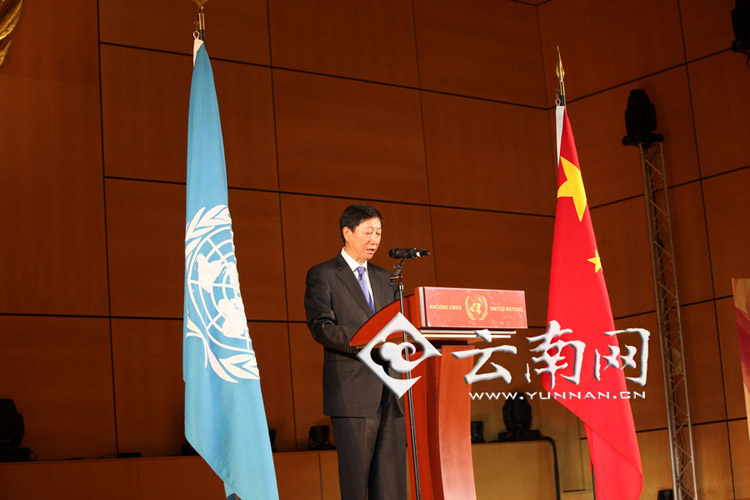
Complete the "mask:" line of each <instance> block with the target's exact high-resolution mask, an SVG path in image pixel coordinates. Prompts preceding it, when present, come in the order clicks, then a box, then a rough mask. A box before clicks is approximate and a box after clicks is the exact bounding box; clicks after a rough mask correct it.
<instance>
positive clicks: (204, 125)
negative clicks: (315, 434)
mask: <svg viewBox="0 0 750 500" xmlns="http://www.w3.org/2000/svg"><path fill="white" fill-rule="evenodd" d="M193 61H194V67H193V77H192V83H191V89H190V112H189V118H188V155H187V156H188V158H187V196H186V198H187V200H186V201H187V207H186V226H185V310H184V324H183V379H184V381H185V437H186V438H187V440H188V442H190V444H191V445H192V446H193V448H195V450H196V451H197V452H198V453H199V454H200V455H201V456H202V457H203V459H204V460H205V461H206V462H207V463H208V464H209V465H210V466H211V468H212V469H213V470H214V472H216V474H217V475H218V476H219V477H220V478H221V479H222V481H224V486H225V490H226V494H227V496H228V497H233V495H237V496H239V497H240V498H241V499H243V500H250V499H259V500H265V499H278V491H277V486H276V474H275V472H274V465H273V455H272V454H271V444H270V439H269V434H268V424H267V422H266V415H265V410H264V407H263V397H262V394H261V388H260V374H259V371H258V365H257V362H256V359H255V351H254V350H253V345H252V342H251V339H250V333H249V330H248V326H247V319H246V317H245V309H244V305H243V302H242V295H241V293H240V285H239V275H238V273H237V260H236V257H235V248H234V235H233V232H232V219H231V216H230V214H229V208H228V195H227V179H226V166H225V161H224V146H223V141H222V135H221V122H220V119H219V107H218V102H217V99H216V90H215V88H214V81H213V73H212V71H211V63H210V61H209V58H208V54H207V53H206V48H205V46H204V45H203V43H202V42H201V41H200V40H196V45H195V48H194V58H193Z"/></svg>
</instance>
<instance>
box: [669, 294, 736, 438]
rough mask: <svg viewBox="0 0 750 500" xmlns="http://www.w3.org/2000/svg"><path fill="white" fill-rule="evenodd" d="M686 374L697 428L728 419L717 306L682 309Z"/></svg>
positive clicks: (709, 305)
mask: <svg viewBox="0 0 750 500" xmlns="http://www.w3.org/2000/svg"><path fill="white" fill-rule="evenodd" d="M680 317H681V319H682V339H683V351H684V354H685V360H684V364H685V372H686V376H687V382H688V397H689V399H690V418H691V421H692V423H693V424H697V423H701V422H715V421H717V420H724V419H726V418H727V416H726V409H725V407H724V383H723V380H722V373H721V353H720V352H719V335H718V332H717V331H716V315H715V314H714V304H713V302H704V303H701V304H695V305H691V306H687V307H684V306H683V307H682V308H681V309H680Z"/></svg>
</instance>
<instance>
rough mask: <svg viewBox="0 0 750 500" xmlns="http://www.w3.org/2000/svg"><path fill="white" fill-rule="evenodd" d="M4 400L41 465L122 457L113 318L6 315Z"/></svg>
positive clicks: (0, 355) (0, 390) (0, 357)
mask: <svg viewBox="0 0 750 500" xmlns="http://www.w3.org/2000/svg"><path fill="white" fill-rule="evenodd" d="M0 332H2V333H0V338H2V345H3V348H2V349H0V394H2V397H4V398H11V399H13V400H14V401H15V404H16V408H17V409H18V412H19V413H21V414H22V415H23V419H24V425H25V428H26V432H25V435H24V438H23V441H22V443H21V445H22V446H25V447H28V448H31V449H32V450H33V452H34V453H35V454H36V457H37V459H38V460H55V459H64V458H72V457H86V458H96V457H101V456H103V455H108V454H113V453H115V418H114V417H115V414H114V401H113V395H112V364H111V357H110V339H109V323H108V321H107V320H106V319H91V318H56V317H25V316H0Z"/></svg>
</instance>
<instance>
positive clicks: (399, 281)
mask: <svg viewBox="0 0 750 500" xmlns="http://www.w3.org/2000/svg"><path fill="white" fill-rule="evenodd" d="M407 258H408V257H402V258H401V261H400V262H399V263H398V264H395V265H394V266H393V276H391V278H390V280H391V286H395V287H397V288H396V290H397V291H398V300H399V302H400V303H401V314H403V315H404V317H406V310H405V308H404V277H403V275H402V274H401V269H402V268H403V267H404V262H406V259H407ZM408 341H409V339H408V338H407V336H406V332H403V342H404V343H406V342H408ZM404 359H405V360H406V362H407V363H408V362H409V350H408V349H406V350H404ZM405 375H406V380H411V370H409V371H407V372H406V374H405ZM406 398H407V404H408V408H409V430H410V432H411V458H412V462H413V463H414V492H415V493H416V498H417V500H421V499H422V491H421V488H420V484H419V459H418V457H417V434H416V426H415V425H414V398H413V396H412V393H411V387H410V388H409V390H408V391H406Z"/></svg>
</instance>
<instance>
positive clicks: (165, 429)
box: [112, 319, 186, 457]
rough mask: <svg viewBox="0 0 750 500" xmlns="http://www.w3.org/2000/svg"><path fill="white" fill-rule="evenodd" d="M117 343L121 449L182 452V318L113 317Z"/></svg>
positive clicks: (148, 454) (160, 453)
mask: <svg viewBox="0 0 750 500" xmlns="http://www.w3.org/2000/svg"><path fill="white" fill-rule="evenodd" d="M112 349H113V356H112V359H113V360H114V380H115V386H114V392H115V403H116V408H117V439H118V441H117V444H118V448H119V450H118V451H120V452H136V451H137V452H140V453H142V455H143V456H144V457H154V456H156V457H158V456H169V455H180V454H181V452H182V445H183V443H185V442H186V440H185V430H184V429H185V426H184V421H185V385H184V382H183V381H182V321H178V320H174V321H166V320H161V321H158V320H129V319H114V320H112Z"/></svg>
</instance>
